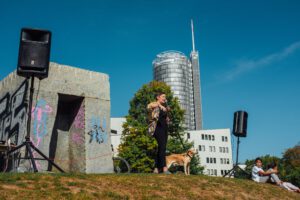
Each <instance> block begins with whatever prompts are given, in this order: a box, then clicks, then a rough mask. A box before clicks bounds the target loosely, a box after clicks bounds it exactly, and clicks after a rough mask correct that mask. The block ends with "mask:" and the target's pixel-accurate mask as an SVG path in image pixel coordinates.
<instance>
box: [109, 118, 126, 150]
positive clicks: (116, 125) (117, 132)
mask: <svg viewBox="0 0 300 200" xmlns="http://www.w3.org/2000/svg"><path fill="white" fill-rule="evenodd" d="M125 121H126V119H125V118H121V117H120V118H111V119H110V127H111V135H110V136H111V137H110V138H111V144H112V146H113V149H114V152H115V155H116V154H118V147H119V145H120V143H121V135H122V131H123V127H122V126H123V123H124V122H125Z"/></svg>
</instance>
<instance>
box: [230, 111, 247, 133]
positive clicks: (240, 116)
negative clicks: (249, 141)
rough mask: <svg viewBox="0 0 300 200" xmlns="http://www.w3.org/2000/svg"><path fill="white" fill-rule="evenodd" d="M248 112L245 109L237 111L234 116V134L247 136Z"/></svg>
mask: <svg viewBox="0 0 300 200" xmlns="http://www.w3.org/2000/svg"><path fill="white" fill-rule="evenodd" d="M247 120H248V113H247V112H245V111H236V112H235V113H234V118H233V130H232V133H233V135H235V136H237V137H246V136H247Z"/></svg>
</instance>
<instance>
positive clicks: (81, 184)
mask: <svg viewBox="0 0 300 200" xmlns="http://www.w3.org/2000/svg"><path fill="white" fill-rule="evenodd" d="M2 199H9V200H10V199H22V200H23V199H24V200H26V199H30V200H34V199H43V200H47V199H55V200H61V199H70V200H73V199H74V200H77V199H84V200H86V199H101V200H102V199H104V200H105V199H116V200H130V199H142V200H148V199H150V200H152V199H180V200H181V199H183V200H185V199H186V200H190V199H191V200H192V199H197V200H198V199H219V200H225V199H300V194H297V193H292V192H288V191H286V190H284V189H281V188H279V187H277V186H275V185H271V184H258V183H255V182H253V181H250V180H241V179H230V178H222V177H208V176H204V175H199V176H185V175H183V174H178V175H160V174H159V175H153V174H129V175H128V174H125V175H116V174H89V175H87V174H60V173H57V174H42V173H24V174H21V173H19V174H16V173H6V174H0V200H2Z"/></svg>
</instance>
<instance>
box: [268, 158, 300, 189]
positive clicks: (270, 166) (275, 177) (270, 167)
mask: <svg viewBox="0 0 300 200" xmlns="http://www.w3.org/2000/svg"><path fill="white" fill-rule="evenodd" d="M268 171H269V172H273V171H278V170H277V164H276V163H271V164H268ZM271 181H273V182H275V183H276V185H278V186H279V187H282V188H284V189H287V190H289V191H292V192H299V193H300V189H299V187H297V186H295V185H293V184H292V183H289V182H283V181H281V180H280V178H279V177H278V175H277V174H274V175H272V177H271Z"/></svg>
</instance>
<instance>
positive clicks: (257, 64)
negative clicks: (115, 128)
mask: <svg viewBox="0 0 300 200" xmlns="http://www.w3.org/2000/svg"><path fill="white" fill-rule="evenodd" d="M191 18H193V20H194V30H195V43H196V49H197V50H198V51H199V55H200V71H201V85H202V100H203V105H202V107H203V119H204V121H203V122H204V128H205V129H217V128H230V129H231V128H232V122H233V113H234V112H235V111H237V110H241V109H242V110H246V111H247V112H248V113H249V119H248V136H247V137H246V138H242V139H241V145H240V157H239V158H240V161H244V160H245V159H247V158H249V159H252V158H255V157H256V156H259V155H266V154H270V155H275V156H281V155H282V152H283V151H285V149H287V148H289V147H293V146H294V145H296V144H297V143H298V142H299V141H300V109H299V103H300V86H299V85H300V78H299V77H300V1H298V0H264V1H261V0H248V1H246V0H244V1H240V0H228V1H223V0H207V1H202V0H51V1H50V0H48V1H43V0H26V1H21V0H0V27H1V31H0V80H2V79H3V78H4V77H5V76H7V75H8V74H9V73H10V72H12V71H13V70H15V69H16V65H17V56H18V48H19V36H20V29H21V28H22V27H32V28H33V27H34V28H42V29H48V30H51V31H52V34H53V35H52V49H51V61H53V62H57V63H60V64H66V65H71V66H76V67H80V68H84V69H89V70H93V71H97V72H103V73H107V74H109V76H110V84H111V106H112V110H111V116H112V117H121V116H125V115H126V114H127V112H128V108H129V101H130V99H132V97H133V95H134V93H135V92H136V91H137V90H138V89H139V88H140V87H141V86H142V85H143V84H145V83H148V82H150V81H151V80H152V61H153V60H154V58H155V56H156V55H157V54H158V53H160V52H162V51H165V50H177V51H181V52H183V53H184V54H186V55H189V53H190V51H191V49H192V43H191V30H190V20H191ZM233 138H234V148H235V147H236V138H235V137H233Z"/></svg>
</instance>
